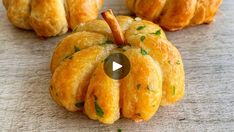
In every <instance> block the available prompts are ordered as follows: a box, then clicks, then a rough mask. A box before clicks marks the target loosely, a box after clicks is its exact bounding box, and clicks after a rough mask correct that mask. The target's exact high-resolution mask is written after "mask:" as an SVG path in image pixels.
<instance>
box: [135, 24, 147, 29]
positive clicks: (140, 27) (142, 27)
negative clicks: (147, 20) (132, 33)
mask: <svg viewBox="0 0 234 132" xmlns="http://www.w3.org/2000/svg"><path fill="white" fill-rule="evenodd" d="M145 27H146V26H145V25H144V26H139V27H137V29H136V30H142V29H144V28H145Z"/></svg>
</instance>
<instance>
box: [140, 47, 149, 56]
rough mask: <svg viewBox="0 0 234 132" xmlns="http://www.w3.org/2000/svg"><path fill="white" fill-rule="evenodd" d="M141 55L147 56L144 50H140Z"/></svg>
mask: <svg viewBox="0 0 234 132" xmlns="http://www.w3.org/2000/svg"><path fill="white" fill-rule="evenodd" d="M141 54H142V55H143V56H144V55H148V53H147V52H146V51H145V50H144V49H142V48H141Z"/></svg>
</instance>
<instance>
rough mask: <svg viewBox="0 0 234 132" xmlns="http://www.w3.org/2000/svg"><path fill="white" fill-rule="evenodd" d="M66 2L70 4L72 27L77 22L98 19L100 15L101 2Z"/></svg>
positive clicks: (72, 0) (68, 0)
mask: <svg viewBox="0 0 234 132" xmlns="http://www.w3.org/2000/svg"><path fill="white" fill-rule="evenodd" d="M66 2H67V5H68V13H69V14H68V16H69V25H70V27H71V28H72V29H74V28H75V27H76V25H77V24H79V23H82V22H87V21H89V20H93V19H96V17H97V16H98V10H99V6H100V5H99V4H100V3H97V1H95V0H90V1H87V0H76V2H74V0H66ZM98 2H100V0H98ZM77 16H79V17H77Z"/></svg>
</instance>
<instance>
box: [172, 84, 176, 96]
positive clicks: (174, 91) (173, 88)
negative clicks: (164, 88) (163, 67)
mask: <svg viewBox="0 0 234 132" xmlns="http://www.w3.org/2000/svg"><path fill="white" fill-rule="evenodd" d="M175 93H176V87H175V86H172V95H173V96H174V95H175Z"/></svg>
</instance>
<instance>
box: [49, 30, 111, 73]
mask: <svg viewBox="0 0 234 132" xmlns="http://www.w3.org/2000/svg"><path fill="white" fill-rule="evenodd" d="M106 40H107V37H105V36H104V35H102V34H98V33H93V32H77V33H74V34H71V35H69V36H67V37H66V38H64V39H63V40H62V41H61V42H60V43H59V45H58V46H57V47H56V49H55V51H54V55H53V57H52V61H51V66H50V67H51V71H52V73H53V72H54V71H55V69H56V68H57V66H58V65H59V64H60V62H62V61H63V60H64V59H65V58H66V57H69V56H70V55H72V54H73V53H75V52H77V51H79V50H82V49H85V48H88V47H91V46H94V45H100V44H103V43H105V42H106Z"/></svg>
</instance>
